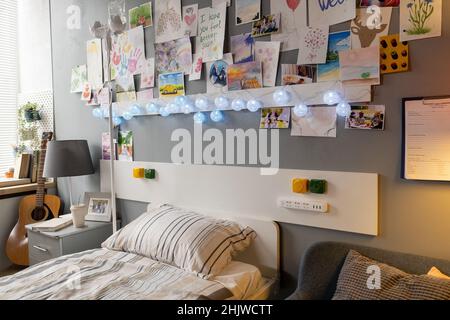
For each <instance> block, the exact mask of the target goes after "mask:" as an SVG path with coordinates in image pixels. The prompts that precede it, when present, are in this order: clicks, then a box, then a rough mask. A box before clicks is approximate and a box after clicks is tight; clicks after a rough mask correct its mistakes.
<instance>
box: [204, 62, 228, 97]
mask: <svg viewBox="0 0 450 320" xmlns="http://www.w3.org/2000/svg"><path fill="white" fill-rule="evenodd" d="M232 64H233V55H232V54H231V53H226V54H224V55H223V59H222V60H217V61H215V62H209V63H207V64H206V70H207V71H208V79H207V81H206V83H207V86H206V89H207V90H206V92H207V93H224V92H227V91H228V80H227V74H228V66H230V65H232Z"/></svg>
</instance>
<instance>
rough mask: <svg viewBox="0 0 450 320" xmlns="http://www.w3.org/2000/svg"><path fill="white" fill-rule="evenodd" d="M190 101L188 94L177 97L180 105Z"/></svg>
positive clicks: (177, 102) (176, 99) (176, 101)
mask: <svg viewBox="0 0 450 320" xmlns="http://www.w3.org/2000/svg"><path fill="white" fill-rule="evenodd" d="M188 102H189V98H188V97H186V96H179V97H176V98H175V103H176V104H177V105H179V106H180V107H182V106H184V105H185V104H186V103H188Z"/></svg>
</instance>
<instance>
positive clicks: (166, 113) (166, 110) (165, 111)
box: [159, 107, 170, 118]
mask: <svg viewBox="0 0 450 320" xmlns="http://www.w3.org/2000/svg"><path fill="white" fill-rule="evenodd" d="M159 114H160V115H161V117H164V118H166V117H168V116H170V109H169V107H164V108H161V109H160V110H159Z"/></svg>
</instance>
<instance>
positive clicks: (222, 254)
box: [102, 205, 256, 279]
mask: <svg viewBox="0 0 450 320" xmlns="http://www.w3.org/2000/svg"><path fill="white" fill-rule="evenodd" d="M255 237H256V233H255V231H254V230H252V229H250V228H248V227H247V228H241V227H240V226H239V225H238V224H237V223H235V222H233V221H226V220H217V219H214V218H210V217H206V216H202V215H199V214H197V213H194V212H191V211H186V210H183V209H179V208H175V207H172V206H168V205H164V206H161V207H159V208H156V209H153V210H151V211H150V212H147V213H144V214H143V215H142V216H140V217H139V218H138V219H136V220H135V221H133V222H132V223H130V224H129V225H127V226H126V227H124V228H123V229H122V230H120V231H119V232H117V233H115V234H114V235H113V236H111V237H110V238H109V239H108V240H106V241H105V242H104V243H103V245H102V246H103V247H104V248H107V249H110V250H116V251H124V252H130V253H134V254H137V255H142V256H145V257H148V258H150V259H153V260H156V261H160V262H163V263H167V264H170V265H173V266H176V267H178V268H181V269H184V270H187V271H190V272H194V273H196V274H197V276H199V277H201V278H203V279H209V278H211V277H214V276H217V275H219V274H220V272H221V271H222V270H223V269H224V268H225V267H226V266H227V265H228V264H229V263H230V262H231V259H232V257H233V255H234V254H235V253H237V252H239V251H244V250H245V249H246V248H247V247H249V246H250V244H251V241H252V240H253V239H254V238H255Z"/></svg>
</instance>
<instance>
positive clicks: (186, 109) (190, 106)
mask: <svg viewBox="0 0 450 320" xmlns="http://www.w3.org/2000/svg"><path fill="white" fill-rule="evenodd" d="M181 111H182V112H183V113H184V114H189V113H192V112H194V105H193V104H192V103H191V102H186V103H185V104H184V105H183V106H181Z"/></svg>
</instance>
